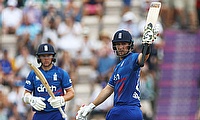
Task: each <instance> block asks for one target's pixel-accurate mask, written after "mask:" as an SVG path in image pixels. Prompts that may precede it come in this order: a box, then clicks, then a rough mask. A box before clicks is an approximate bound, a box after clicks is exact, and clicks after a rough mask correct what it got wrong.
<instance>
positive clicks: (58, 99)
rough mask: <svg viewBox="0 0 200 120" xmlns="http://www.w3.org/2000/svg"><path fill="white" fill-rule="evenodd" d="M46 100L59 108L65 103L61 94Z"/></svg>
mask: <svg viewBox="0 0 200 120" xmlns="http://www.w3.org/2000/svg"><path fill="white" fill-rule="evenodd" d="M48 102H49V103H50V105H51V106H52V107H53V108H59V107H62V106H64V105H65V99H64V97H62V96H57V97H55V98H52V97H50V98H49V99H48Z"/></svg>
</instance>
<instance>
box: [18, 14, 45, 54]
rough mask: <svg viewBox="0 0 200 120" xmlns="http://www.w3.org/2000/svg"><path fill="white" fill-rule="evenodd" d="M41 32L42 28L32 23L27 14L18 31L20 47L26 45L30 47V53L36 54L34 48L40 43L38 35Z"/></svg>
mask: <svg viewBox="0 0 200 120" xmlns="http://www.w3.org/2000/svg"><path fill="white" fill-rule="evenodd" d="M40 32H41V26H40V25H39V24H37V23H31V21H30V19H29V17H28V15H27V14H24V15H23V20H22V24H21V25H20V26H19V28H18V29H17V30H16V35H17V37H18V47H19V48H20V47H22V46H23V45H24V44H25V45H27V47H29V50H31V51H30V52H31V53H32V54H33V53H34V48H36V47H37V45H38V43H39V38H38V35H39V34H40Z"/></svg>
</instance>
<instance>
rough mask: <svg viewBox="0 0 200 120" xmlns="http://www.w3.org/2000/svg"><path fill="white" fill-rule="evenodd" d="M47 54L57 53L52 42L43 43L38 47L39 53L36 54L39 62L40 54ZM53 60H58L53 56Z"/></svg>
mask: <svg viewBox="0 0 200 120" xmlns="http://www.w3.org/2000/svg"><path fill="white" fill-rule="evenodd" d="M45 54H50V55H53V57H55V55H56V52H55V51H54V48H53V46H52V45H51V44H47V43H45V44H41V45H40V46H39V47H38V50H37V53H36V56H37V62H38V63H40V62H41V60H40V59H39V56H40V55H45ZM52 61H53V62H56V59H55V58H53V60H52Z"/></svg>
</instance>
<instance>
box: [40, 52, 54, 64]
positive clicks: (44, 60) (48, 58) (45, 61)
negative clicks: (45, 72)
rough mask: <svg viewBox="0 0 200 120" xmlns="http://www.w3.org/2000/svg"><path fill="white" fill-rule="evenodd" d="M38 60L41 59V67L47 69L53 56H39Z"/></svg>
mask: <svg viewBox="0 0 200 120" xmlns="http://www.w3.org/2000/svg"><path fill="white" fill-rule="evenodd" d="M40 59H41V62H42V65H43V67H49V66H50V65H51V63H52V60H53V55H50V54H47V55H40Z"/></svg>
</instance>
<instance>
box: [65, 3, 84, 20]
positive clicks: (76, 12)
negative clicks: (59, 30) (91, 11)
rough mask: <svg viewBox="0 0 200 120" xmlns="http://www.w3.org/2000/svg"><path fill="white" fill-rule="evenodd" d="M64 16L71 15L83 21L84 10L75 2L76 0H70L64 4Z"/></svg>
mask: <svg viewBox="0 0 200 120" xmlns="http://www.w3.org/2000/svg"><path fill="white" fill-rule="evenodd" d="M62 14H63V16H65V15H71V16H73V17H74V20H75V21H77V22H81V18H82V12H81V8H80V7H79V6H77V5H76V4H75V3H74V0H68V2H67V4H66V5H65V6H64V10H63V11H62Z"/></svg>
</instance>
